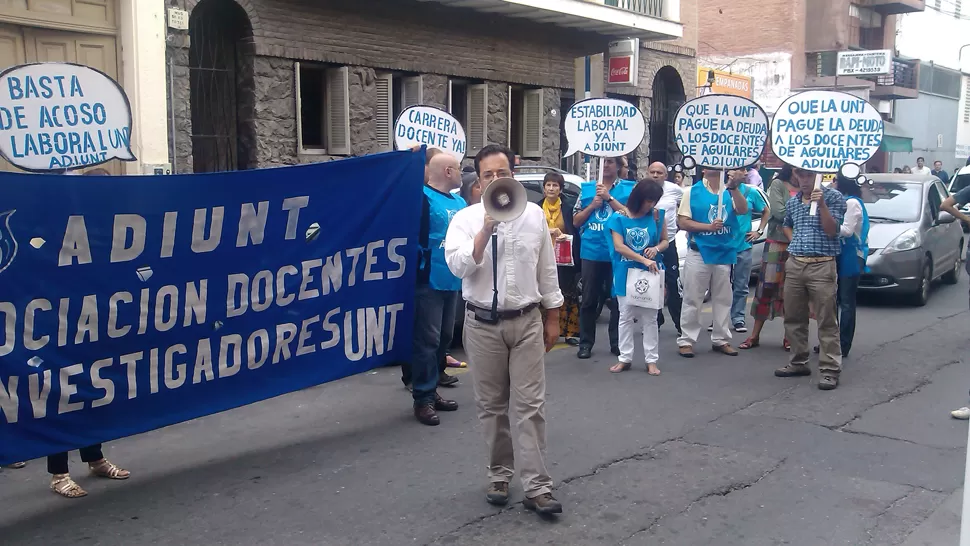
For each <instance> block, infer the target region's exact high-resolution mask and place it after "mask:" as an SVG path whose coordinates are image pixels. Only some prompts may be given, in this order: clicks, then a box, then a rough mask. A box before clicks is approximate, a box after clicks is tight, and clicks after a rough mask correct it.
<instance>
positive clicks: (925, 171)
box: [912, 165, 933, 176]
mask: <svg viewBox="0 0 970 546" xmlns="http://www.w3.org/2000/svg"><path fill="white" fill-rule="evenodd" d="M912 170H913V174H925V175H927V176H928V175H931V174H933V171H932V170H931V169H930V168H929V167H927V166H926V165H923V166H922V167H913V169H912Z"/></svg>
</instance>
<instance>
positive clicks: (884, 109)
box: [876, 100, 893, 116]
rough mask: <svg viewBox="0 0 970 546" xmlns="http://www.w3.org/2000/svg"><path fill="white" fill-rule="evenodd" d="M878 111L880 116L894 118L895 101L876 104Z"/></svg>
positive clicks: (883, 101) (882, 101)
mask: <svg viewBox="0 0 970 546" xmlns="http://www.w3.org/2000/svg"><path fill="white" fill-rule="evenodd" d="M876 110H879V113H880V114H885V115H887V116H892V114H893V101H891V100H881V101H878V102H877V103H876Z"/></svg>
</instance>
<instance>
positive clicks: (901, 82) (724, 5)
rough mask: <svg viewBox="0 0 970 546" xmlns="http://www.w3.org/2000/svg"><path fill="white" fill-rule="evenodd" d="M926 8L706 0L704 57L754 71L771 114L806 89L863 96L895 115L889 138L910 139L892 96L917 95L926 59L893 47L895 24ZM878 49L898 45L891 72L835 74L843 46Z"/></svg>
mask: <svg viewBox="0 0 970 546" xmlns="http://www.w3.org/2000/svg"><path fill="white" fill-rule="evenodd" d="M925 7H926V2H925V1H924V0H826V1H825V2H812V1H809V0H700V3H699V10H698V11H699V14H700V15H699V17H700V19H699V23H700V26H701V28H704V29H708V30H707V31H706V32H705V35H704V40H703V41H701V42H700V48H699V54H698V61H699V62H700V63H701V64H702V65H704V66H711V67H713V68H718V69H721V70H727V71H731V72H734V73H737V74H743V75H746V76H750V77H752V78H753V80H754V81H753V86H754V100H755V101H756V102H758V103H760V104H761V105H762V107H764V108H765V110H766V111H768V113H769V114H770V113H773V112H774V111H775V110H776V109H777V108H778V106H780V105H781V103H782V102H783V101H784V100H785V99H786V98H787V97H788V96H790V95H791V94H792V93H794V92H798V91H802V90H808V89H835V88H838V89H839V90H840V91H845V92H849V93H852V94H855V95H858V96H860V97H862V98H865V99H866V100H868V101H869V102H871V103H872V104H873V105H875V106H876V107H877V108H878V109H879V111H880V112H881V113H882V114H883V115H884V117H885V118H886V120H887V122H889V123H887V134H889V135H890V138H889V139H887V141H894V140H895V139H902V140H906V134H905V130H904V129H903V128H899V127H896V126H894V125H893V124H892V123H891V122H892V119H893V118H892V116H893V111H894V103H895V101H897V100H905V99H915V98H916V97H917V96H918V94H919V91H918V89H919V85H918V84H919V68H920V66H919V61H918V60H915V59H908V58H903V57H901V56H899V55H898V54H897V53H896V52H895V50H896V28H897V21H898V18H899V17H900V16H902V15H903V14H907V13H914V12H921V11H923V10H924V9H925ZM739 33H740V34H743V36H744V39H739V38H738V37H739ZM875 49H888V50H890V51H893V55H894V59H893V63H892V70H891V72H890V73H889V74H885V75H879V76H866V77H839V78H838V79H836V65H837V57H838V53H839V52H840V51H850V50H875ZM887 164H888V161H887V157H886V156H885V154H884V153H880V154H877V157H875V158H873V160H872V161H871V162H870V166H872V167H874V168H877V169H880V170H881V169H885V168H886V167H887Z"/></svg>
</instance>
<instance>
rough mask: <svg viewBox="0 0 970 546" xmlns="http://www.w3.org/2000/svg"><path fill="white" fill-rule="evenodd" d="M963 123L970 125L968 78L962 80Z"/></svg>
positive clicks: (969, 80) (969, 82) (969, 88)
mask: <svg viewBox="0 0 970 546" xmlns="http://www.w3.org/2000/svg"><path fill="white" fill-rule="evenodd" d="M963 123H970V78H968V77H964V78H963Z"/></svg>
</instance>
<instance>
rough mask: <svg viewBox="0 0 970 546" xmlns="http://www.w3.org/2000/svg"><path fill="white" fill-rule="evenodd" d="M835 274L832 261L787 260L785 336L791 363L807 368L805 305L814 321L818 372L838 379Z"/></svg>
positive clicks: (836, 289) (838, 360)
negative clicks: (807, 261)
mask: <svg viewBox="0 0 970 546" xmlns="http://www.w3.org/2000/svg"><path fill="white" fill-rule="evenodd" d="M838 291H839V273H838V266H837V264H836V263H835V260H829V261H827V262H818V263H805V262H801V261H798V260H796V259H795V258H794V257H791V258H788V263H786V264H785V337H787V338H788V342H789V343H791V364H792V365H793V366H807V365H808V360H809V356H810V353H809V342H808V320H809V306H811V309H812V310H814V311H815V320H816V321H818V345H819V354H818V370H819V373H820V374H822V375H834V376H838V375H839V373H840V372H841V371H842V344H841V342H840V341H839V314H838V305H837V303H836V299H835V296H836V294H837V293H838Z"/></svg>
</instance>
